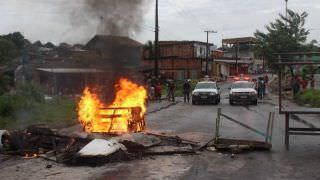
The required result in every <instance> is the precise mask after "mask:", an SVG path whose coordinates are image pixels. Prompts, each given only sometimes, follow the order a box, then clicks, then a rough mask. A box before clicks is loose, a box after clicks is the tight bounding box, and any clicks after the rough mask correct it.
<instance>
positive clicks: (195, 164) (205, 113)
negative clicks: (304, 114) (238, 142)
mask: <svg viewBox="0 0 320 180" xmlns="http://www.w3.org/2000/svg"><path fill="white" fill-rule="evenodd" d="M228 87H229V84H223V85H222V92H223V93H222V101H221V104H220V105H218V106H214V105H197V106H193V105H190V104H185V103H183V102H181V103H179V104H177V105H175V106H172V107H171V108H169V109H165V110H162V111H161V112H158V113H154V114H150V115H148V116H147V119H148V127H149V130H150V131H160V132H161V131H162V132H167V133H173V134H179V135H180V136H181V137H184V138H187V139H191V140H196V141H201V142H206V141H208V140H210V139H211V138H212V137H213V136H214V131H215V119H216V117H217V109H218V108H219V107H220V108H222V111H223V113H225V114H227V115H229V116H231V117H233V118H235V119H237V120H239V121H240V122H242V123H245V124H248V125H250V126H252V127H254V128H256V129H258V130H260V131H262V132H265V131H266V127H267V119H268V115H269V112H276V117H275V125H274V132H273V148H272V150H271V151H270V152H269V151H268V152H248V153H245V154H238V155H236V157H235V158H231V155H230V154H227V153H217V152H209V151H204V152H202V153H201V154H199V155H195V156H161V157H160V156H159V157H153V158H146V159H143V160H140V161H135V162H131V163H129V164H125V165H123V168H121V171H118V170H117V171H109V172H106V173H105V174H104V176H103V178H106V177H112V179H127V178H129V179H320V139H319V137H316V136H291V149H290V151H286V150H285V147H284V117H283V116H280V115H278V113H277V111H278V107H277V97H276V96H272V95H270V96H269V97H268V98H266V99H265V100H262V101H260V102H259V104H258V106H246V105H237V106H230V105H229V101H228ZM294 119H295V120H294V121H292V122H291V125H293V126H298V127H310V124H312V126H315V125H316V124H317V123H318V124H319V122H317V121H320V119H318V117H314V118H313V119H309V120H308V121H307V120H304V119H302V118H300V117H296V118H294ZM299 119H300V120H299ZM221 137H223V138H236V139H248V140H260V141H263V140H264V137H261V136H259V135H257V134H256V133H253V132H250V131H248V130H247V129H245V128H243V127H240V126H239V125H237V124H235V123H232V122H230V121H228V120H226V119H222V127H221ZM103 178H102V179H103Z"/></svg>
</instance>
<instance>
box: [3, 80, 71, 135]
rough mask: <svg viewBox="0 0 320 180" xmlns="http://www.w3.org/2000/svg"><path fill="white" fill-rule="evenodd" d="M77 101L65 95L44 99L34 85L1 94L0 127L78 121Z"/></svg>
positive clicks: (62, 123) (58, 124)
mask: <svg viewBox="0 0 320 180" xmlns="http://www.w3.org/2000/svg"><path fill="white" fill-rule="evenodd" d="M76 116H77V115H76V102H75V101H73V100H71V99H69V98H64V97H54V98H53V99H52V100H44V98H43V96H42V95H41V93H40V91H39V90H38V89H36V88H34V87H31V86H30V87H23V88H21V89H19V90H17V91H16V92H15V93H6V94H3V95H1V96H0V128H1V129H12V128H24V127H27V126H29V125H34V124H46V125H49V126H52V127H57V126H64V125H69V124H73V123H75V122H76Z"/></svg>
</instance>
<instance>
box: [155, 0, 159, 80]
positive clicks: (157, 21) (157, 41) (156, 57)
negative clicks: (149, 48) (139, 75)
mask: <svg viewBox="0 0 320 180" xmlns="http://www.w3.org/2000/svg"><path fill="white" fill-rule="evenodd" d="M158 13H159V10H158V0H156V19H155V21H156V23H155V41H154V43H155V47H154V50H155V57H154V58H155V59H154V60H155V61H154V76H155V78H156V79H158V76H159V56H160V51H159V50H160V48H159V15H158Z"/></svg>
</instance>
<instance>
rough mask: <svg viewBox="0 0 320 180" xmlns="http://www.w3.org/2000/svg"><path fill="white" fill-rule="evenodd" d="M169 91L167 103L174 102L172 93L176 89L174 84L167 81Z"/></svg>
mask: <svg viewBox="0 0 320 180" xmlns="http://www.w3.org/2000/svg"><path fill="white" fill-rule="evenodd" d="M168 88H169V91H168V99H169V101H173V102H174V101H175V98H174V91H175V89H176V86H175V84H174V82H173V81H169V87H168Z"/></svg>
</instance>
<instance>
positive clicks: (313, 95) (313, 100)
mask: <svg viewBox="0 0 320 180" xmlns="http://www.w3.org/2000/svg"><path fill="white" fill-rule="evenodd" d="M295 101H296V102H297V103H299V104H302V105H304V104H310V105H311V106H312V107H318V108H319V107H320V90H316V89H307V90H304V91H302V92H300V93H299V94H298V95H297V96H296V97H295Z"/></svg>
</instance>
